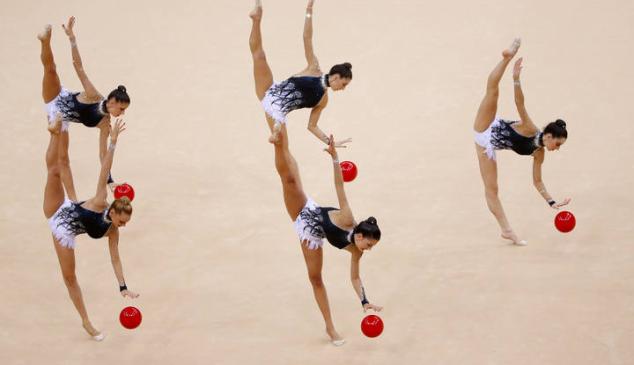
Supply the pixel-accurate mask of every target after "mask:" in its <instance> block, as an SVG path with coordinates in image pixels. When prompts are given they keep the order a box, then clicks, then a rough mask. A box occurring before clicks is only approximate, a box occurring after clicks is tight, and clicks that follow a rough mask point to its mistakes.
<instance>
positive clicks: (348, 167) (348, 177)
mask: <svg viewBox="0 0 634 365" xmlns="http://www.w3.org/2000/svg"><path fill="white" fill-rule="evenodd" d="M339 166H341V174H342V175H343V181H345V182H350V181H352V180H354V179H355V178H356V177H357V165H355V164H354V162H352V161H343V162H341V163H340V164H339Z"/></svg>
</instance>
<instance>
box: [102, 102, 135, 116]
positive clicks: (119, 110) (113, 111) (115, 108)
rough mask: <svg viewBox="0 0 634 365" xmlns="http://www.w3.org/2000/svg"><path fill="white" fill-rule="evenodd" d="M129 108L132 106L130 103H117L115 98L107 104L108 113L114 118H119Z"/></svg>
mask: <svg viewBox="0 0 634 365" xmlns="http://www.w3.org/2000/svg"><path fill="white" fill-rule="evenodd" d="M128 106H130V104H129V103H124V102H120V101H116V100H115V98H112V99H110V100H108V101H107V102H106V108H107V109H108V113H109V114H110V115H112V116H113V117H119V116H122V115H123V114H125V110H126V109H128Z"/></svg>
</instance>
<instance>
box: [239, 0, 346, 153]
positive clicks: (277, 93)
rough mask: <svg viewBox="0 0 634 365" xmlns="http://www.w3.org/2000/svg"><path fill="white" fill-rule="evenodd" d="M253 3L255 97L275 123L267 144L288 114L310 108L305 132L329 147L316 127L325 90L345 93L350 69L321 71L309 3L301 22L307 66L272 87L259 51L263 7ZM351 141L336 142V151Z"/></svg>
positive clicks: (325, 99) (340, 66) (343, 66)
mask: <svg viewBox="0 0 634 365" xmlns="http://www.w3.org/2000/svg"><path fill="white" fill-rule="evenodd" d="M255 3H256V5H255V9H253V11H252V12H251V13H250V14H249V16H250V17H251V19H253V26H252V28H251V36H250V37H249V46H250V48H251V55H252V56H253V73H254V77H255V93H256V94H257V96H258V99H259V100H260V101H261V102H262V106H263V107H264V111H265V112H266V114H267V115H268V116H269V117H271V118H273V120H274V121H275V125H274V128H273V132H272V133H271V137H270V138H269V141H270V142H272V143H273V142H275V141H276V140H277V138H278V136H279V131H280V129H281V126H282V124H284V123H286V115H287V114H288V113H290V112H291V111H293V110H295V109H300V108H312V110H311V113H310V118H309V120H308V130H310V131H311V132H312V133H313V134H314V135H315V136H316V137H317V138H319V140H321V141H322V142H324V143H325V144H326V145H328V144H330V141H329V140H328V135H326V133H324V132H322V130H321V129H319V127H318V126H317V123H318V122H319V117H320V115H321V112H322V110H323V109H324V108H325V107H326V105H327V104H328V88H331V89H332V90H334V91H338V90H344V89H345V88H346V86H347V85H348V84H349V83H350V81H352V65H351V64H349V63H343V64H338V65H335V66H333V67H332V68H331V69H330V72H329V73H327V74H324V73H323V72H322V71H321V68H320V67H319V61H318V60H317V57H316V56H315V53H314V52H313V39H312V38H313V20H312V14H313V0H309V1H308V5H307V7H306V20H305V22H304V53H305V56H306V61H307V63H308V64H307V66H306V68H304V69H303V70H302V71H301V72H299V73H298V74H296V75H295V76H293V77H291V78H289V79H286V80H284V81H282V82H279V83H274V82H273V74H272V73H271V69H270V67H269V65H268V63H267V61H266V55H265V53H264V49H263V48H262V33H261V30H260V23H261V22H262V4H261V2H260V0H256V2H255ZM351 141H352V140H351V139H349V138H348V139H344V140H342V141H337V142H335V147H345V144H346V143H349V142H351Z"/></svg>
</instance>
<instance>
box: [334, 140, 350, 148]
mask: <svg viewBox="0 0 634 365" xmlns="http://www.w3.org/2000/svg"><path fill="white" fill-rule="evenodd" d="M350 142H352V138H346V139H344V140H341V141H335V147H336V148H348V146H346V144H348V143H350Z"/></svg>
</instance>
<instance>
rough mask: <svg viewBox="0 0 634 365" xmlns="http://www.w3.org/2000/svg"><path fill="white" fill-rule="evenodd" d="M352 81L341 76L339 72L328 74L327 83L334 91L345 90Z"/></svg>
mask: <svg viewBox="0 0 634 365" xmlns="http://www.w3.org/2000/svg"><path fill="white" fill-rule="evenodd" d="M350 81H352V80H351V79H349V78H345V77H341V76H340V75H339V74H334V75H330V76H328V83H329V84H330V88H331V89H333V90H334V91H339V90H345V89H346V86H348V84H349V83H350Z"/></svg>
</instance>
